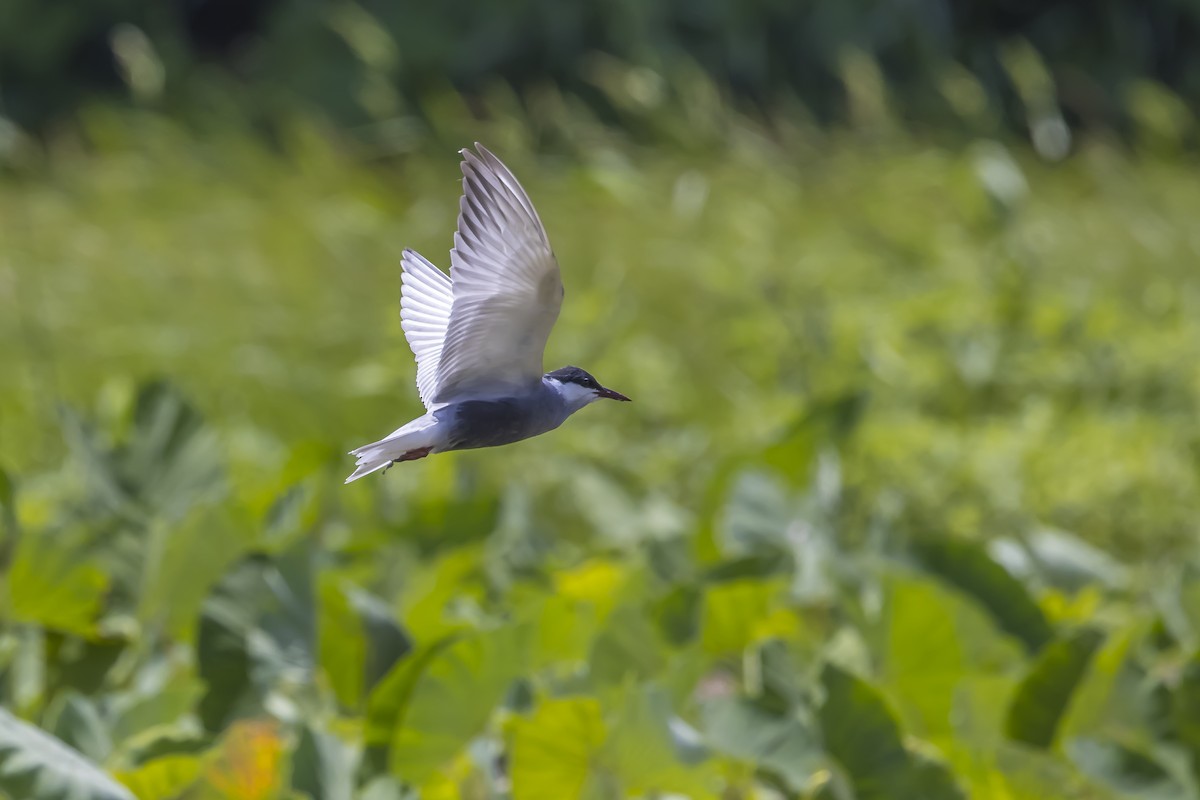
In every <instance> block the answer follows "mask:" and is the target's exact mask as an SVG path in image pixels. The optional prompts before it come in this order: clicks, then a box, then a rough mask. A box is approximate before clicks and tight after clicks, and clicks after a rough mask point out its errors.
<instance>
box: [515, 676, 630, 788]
mask: <svg viewBox="0 0 1200 800" xmlns="http://www.w3.org/2000/svg"><path fill="white" fill-rule="evenodd" d="M606 736H607V731H606V729H605V726H604V719H603V717H602V716H601V712H600V704H599V703H598V702H597V701H596V700H593V699H591V698H565V699H560V700H546V701H544V702H542V703H541V704H539V705H538V708H537V710H536V711H535V712H534V713H533V715H532V716H531V717H529V718H528V719H518V720H517V721H516V722H515V723H514V725H513V738H512V773H511V774H512V797H513V800H576V798H581V797H583V796H584V790H585V788H586V787H587V786H588V784H589V782H590V781H592V780H595V776H594V775H593V769H594V766H595V759H596V756H597V754H598V753H599V752H600V750H601V748H602V746H603V744H604V741H605V738H606Z"/></svg>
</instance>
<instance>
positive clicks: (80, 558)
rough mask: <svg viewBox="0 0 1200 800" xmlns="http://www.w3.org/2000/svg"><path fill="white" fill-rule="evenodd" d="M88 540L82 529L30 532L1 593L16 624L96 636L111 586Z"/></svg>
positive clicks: (19, 545) (25, 536)
mask: <svg viewBox="0 0 1200 800" xmlns="http://www.w3.org/2000/svg"><path fill="white" fill-rule="evenodd" d="M85 538H86V533H85V532H84V531H82V530H54V531H49V530H41V531H37V532H34V531H26V532H25V534H24V536H22V538H21V540H20V542H19V544H18V546H17V550H16V554H15V556H14V558H13V563H12V565H11V566H10V568H9V571H8V575H7V576H6V579H5V581H4V587H3V589H0V591H4V592H5V594H6V595H7V597H5V598H4V600H5V604H6V605H7V608H8V613H9V615H11V617H12V618H13V619H14V620H16V621H18V622H29V623H34V624H36V625H41V626H43V627H46V628H52V629H55V630H60V631H66V632H71V633H79V634H84V635H88V634H91V633H92V631H93V627H94V624H95V620H96V617H97V616H98V614H99V613H100V609H101V604H102V602H103V600H104V593H105V591H106V590H107V588H108V583H109V582H108V578H107V576H106V575H105V574H104V572H103V571H101V570H100V569H99V567H97V565H96V564H95V563H94V560H93V559H92V558H90V557H89V555H88V553H87V550H86V547H87V544H86V541H85Z"/></svg>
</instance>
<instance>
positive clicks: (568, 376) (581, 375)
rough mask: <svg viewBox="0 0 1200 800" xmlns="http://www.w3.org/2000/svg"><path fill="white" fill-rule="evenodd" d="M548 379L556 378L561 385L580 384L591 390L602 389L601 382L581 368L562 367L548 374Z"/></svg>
mask: <svg viewBox="0 0 1200 800" xmlns="http://www.w3.org/2000/svg"><path fill="white" fill-rule="evenodd" d="M546 377H547V378H554V380H556V381H558V382H559V383H578V384H579V385H580V386H585V387H587V388H589V389H598V388H600V382H599V381H597V380H596V379H595V378H593V377H592V376H591V375H589V374H588V373H587V371H586V370H582V369H580V368H579V367H562V368H560V369H556V370H554V371H553V372H547V373H546Z"/></svg>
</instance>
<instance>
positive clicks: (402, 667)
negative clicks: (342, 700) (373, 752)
mask: <svg viewBox="0 0 1200 800" xmlns="http://www.w3.org/2000/svg"><path fill="white" fill-rule="evenodd" d="M458 638H459V637H458V635H451V636H447V637H445V638H442V639H439V640H437V641H434V642H431V643H429V644H426V645H423V646H421V647H418V648H417V649H416V650H414V651H413V652H411V653H409V654H408V655H407V656H406V657H405V658H403V659H401V660H400V661H399V662H397V663H396V665H395V666H393V667H392V669H391V671H390V672H388V674H387V675H385V676H384V677H383V680H382V681H380V682H379V685H378V686H376V687H375V689H374V690H373V691H372V692H371V695H370V697H369V698H368V701H367V721H366V730H365V731H364V733H363V741H364V742H366V744H368V745H371V746H382V745H387V744H388V743H389V742H391V740H392V736H393V734H394V732H395V730H396V725H397V722H398V721H399V720H400V719H401V718H402V716H403V714H404V712H405V710H406V709H407V708H408V702H409V700H410V699H411V698H412V692H413V688H414V687H415V686H416V684H417V680H418V679H419V678H420V677H421V675H422V673H424V671H425V668H426V667H427V666H429V662H430V661H431V660H433V659H434V658H435V657H436V656H438V655H440V654H441V652H442V651H443V650H445V649H446V648H447V647H449V646H450V645H451V644H453V643H454V642H455V641H457V639H458Z"/></svg>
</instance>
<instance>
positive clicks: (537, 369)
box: [346, 142, 629, 483]
mask: <svg viewBox="0 0 1200 800" xmlns="http://www.w3.org/2000/svg"><path fill="white" fill-rule="evenodd" d="M475 149H476V151H477V152H472V151H471V150H463V151H462V156H463V162H462V172H463V196H462V199H461V200H460V201H459V212H458V230H457V231H456V232H455V233H454V248H453V249H452V250H451V251H450V276H449V277H447V276H446V274H445V273H444V272H442V271H441V270H440V269H438V268H437V267H435V266H434V265H433V264H432V263H430V262H429V261H428V260H426V259H425V258H424V257H423V256H422V255H421V254H420V253H417V252H416V251H415V250H405V251H404V257H403V259H402V261H401V267H402V269H403V273H402V275H401V280H402V282H403V286H402V288H401V292H400V294H401V300H400V320H401V327H402V328H403V329H404V336H405V338H406V339H408V345H409V347H411V348H412V351H413V355H414V356H416V359H417V392H418V393H419V394H420V396H421V402H422V403H424V404H425V409H426V412H425V414H424V415H423V416H420V417H417V418H416V419H414V420H413V421H412V422H409V423H408V424H407V425H404V426H402V427H401V428H399V429H397V430H396V431H394V432H393V433H391V434H389V435H388V436H387V437H386V438H384V439H380V440H379V441H378V442H373V443H371V444H366V445H363V446H362V447H360V448H358V449H357V450H352V451H351V452H350V455H352V456H357V457H358V461H357V463H356V467H357V468H356V469H355V470H354V472H353V473H352V474H351V475H350V477H348V478H346V483H350V482H351V481H354V480H358V479H359V478H361V477H363V476H364V475H370V474H371V473H372V472H375V471H377V470H381V469H386V468H387V467H389V466H391V465H392V464H396V463H399V462H401V461H415V460H416V459H418V458H424V457H425V456H427V455H429V454H431V453H444V452H446V451H448V450H469V449H472V448H476V447H496V446H498V445H502V444H510V443H512V442H518V441H520V440H522V439H528V438H529V437H531V436H537V435H538V434H542V433H546V432H547V431H551V430H554V429H555V428H557V427H558V426H559V425H561V424H562V423H563V422H564V421H565V420H566V419H567V417H569V416H571V415H572V414H574V413H575V412H576V411H578V410H579V409H581V408H583V407H584V406H586V405H588V404H589V403H592V402H594V401H596V400H599V399H601V398H607V399H609V400H625V401H628V400H629V398H628V397H626V396H625V395H623V394H621V393H620V392H615V391H613V390H612V389H606V388H604V387H603V386H601V385H600V383H599V382H598V381H597V380H596V379H595V378H593V377H592V376H591V375H589V374H588V373H587V372H585V371H583V370H582V369H580V368H579V367H563V368H562V369H556V370H554V371H553V372H547V373H545V374H542V355H543V352H544V351H545V349H546V340H547V339H548V338H549V336H550V329H551V328H552V327H554V321H555V320H556V319H558V312H559V309H560V308H561V307H562V298H563V285H562V276H561V275H560V274H559V271H558V262H557V261H556V260H555V258H554V252H553V251H552V250H551V249H550V242H549V240H548V239H547V238H546V229H545V228H543V227H542V221H541V220H540V219H538V215H537V211H535V210H534V208H533V203H532V202H530V200H529V196H528V195H527V194H525V190H524V189H522V188H521V184H520V183H518V182H517V179H516V178H515V177H513V174H512V172H510V171H509V169H508V167H506V166H504V164H503V163H501V161H500V159H498V158H496V156H494V155H492V154H491V153H490V152H488V150H487V149H486V148H484V147H483V145H481V144H479V143H478V142H477V143H476V144H475Z"/></svg>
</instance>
